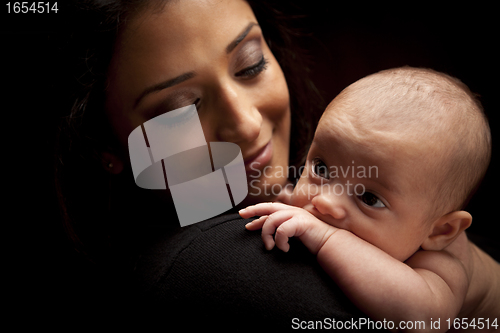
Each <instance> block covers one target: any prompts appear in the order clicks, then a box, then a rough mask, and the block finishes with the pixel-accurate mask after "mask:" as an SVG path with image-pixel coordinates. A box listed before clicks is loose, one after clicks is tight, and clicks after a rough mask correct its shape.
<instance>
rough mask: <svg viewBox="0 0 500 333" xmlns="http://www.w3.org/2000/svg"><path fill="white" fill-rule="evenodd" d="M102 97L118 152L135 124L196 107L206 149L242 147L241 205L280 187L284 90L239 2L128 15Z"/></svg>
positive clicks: (284, 161) (285, 147)
mask: <svg viewBox="0 0 500 333" xmlns="http://www.w3.org/2000/svg"><path fill="white" fill-rule="evenodd" d="M152 87H154V88H152ZM106 93H107V95H106V97H107V99H106V112H107V116H108V118H109V120H110V123H111V126H112V128H113V130H114V132H115V134H116V136H117V137H118V139H119V142H120V144H121V146H122V147H121V148H122V149H125V151H126V147H127V139H128V135H129V134H130V132H131V131H132V130H133V129H134V128H136V127H137V126H139V125H141V124H142V123H143V122H145V121H147V120H149V119H151V118H153V117H155V116H158V115H160V114H163V113H165V112H167V111H171V110H174V109H177V108H180V107H182V106H186V105H190V104H196V107H197V110H198V115H199V118H200V121H201V124H202V127H203V131H204V134H205V139H206V141H207V142H210V141H227V142H233V143H236V144H238V145H239V147H240V148H241V151H242V154H243V158H244V160H245V166H246V168H247V175H248V180H249V183H251V186H250V187H249V195H248V197H247V199H246V200H245V201H244V202H243V203H242V204H245V205H246V204H251V203H254V202H260V201H263V200H272V199H274V197H275V196H274V195H273V192H274V194H277V192H278V190H277V189H278V188H280V187H281V186H282V185H284V184H285V182H286V170H287V167H288V155H289V140H290V105H289V95H288V88H287V85H286V82H285V77H284V75H283V72H282V70H281V68H280V66H279V64H278V63H277V61H276V59H275V58H274V56H273V54H272V53H271V51H270V50H269V48H268V46H267V44H266V42H265V40H264V38H263V32H262V31H261V29H260V27H259V25H258V22H257V20H256V18H255V16H254V14H253V12H252V9H251V8H250V6H249V5H248V4H247V3H246V2H245V1H242V0H222V1H211V0H208V1H202V0H199V1H173V2H168V3H167V4H166V6H165V7H164V9H163V10H162V11H161V12H159V11H154V10H152V9H151V10H148V9H146V10H145V11H143V12H142V13H139V14H138V15H136V16H134V17H133V18H132V19H131V20H130V22H129V23H128V24H127V25H126V27H125V28H124V29H123V31H121V33H120V34H119V36H118V39H117V42H116V45H115V50H114V55H113V57H112V60H111V64H110V67H109V71H108V85H107V90H106ZM125 159H128V156H127V157H126V158H125ZM273 185H274V187H273ZM278 185H279V186H278ZM273 190H274V191H273Z"/></svg>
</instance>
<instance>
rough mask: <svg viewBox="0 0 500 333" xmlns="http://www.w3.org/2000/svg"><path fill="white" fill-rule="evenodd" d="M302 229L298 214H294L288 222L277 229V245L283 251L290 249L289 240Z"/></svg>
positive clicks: (275, 240)
mask: <svg viewBox="0 0 500 333" xmlns="http://www.w3.org/2000/svg"><path fill="white" fill-rule="evenodd" d="M300 231H301V226H300V221H298V219H297V217H296V216H292V217H291V218H290V219H289V220H287V221H286V223H282V224H281V225H280V226H279V227H278V228H277V229H276V233H275V235H274V242H275V243H276V246H277V247H278V248H279V249H280V250H282V251H283V252H288V250H289V249H290V244H289V243H288V240H289V239H290V237H294V236H297V234H299V233H300Z"/></svg>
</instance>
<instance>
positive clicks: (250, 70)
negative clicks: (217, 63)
mask: <svg viewBox="0 0 500 333" xmlns="http://www.w3.org/2000/svg"><path fill="white" fill-rule="evenodd" d="M267 64H268V61H267V59H266V58H264V55H262V57H261V58H260V60H259V61H258V62H257V63H255V64H253V65H252V66H249V67H247V68H244V69H242V70H240V71H238V72H237V73H236V74H235V76H236V77H239V78H244V79H251V78H253V77H255V76H257V75H259V74H260V73H262V72H263V71H265V70H266V69H267Z"/></svg>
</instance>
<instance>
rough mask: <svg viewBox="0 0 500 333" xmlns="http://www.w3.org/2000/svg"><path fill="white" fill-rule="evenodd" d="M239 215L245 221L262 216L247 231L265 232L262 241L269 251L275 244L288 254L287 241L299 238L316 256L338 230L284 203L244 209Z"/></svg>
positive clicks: (264, 204)
mask: <svg viewBox="0 0 500 333" xmlns="http://www.w3.org/2000/svg"><path fill="white" fill-rule="evenodd" d="M239 213H240V215H241V217H243V218H250V217H252V216H259V215H260V216H261V217H260V218H259V219H257V220H254V221H252V222H250V223H248V224H247V225H246V226H245V227H246V228H247V229H248V230H257V229H260V228H262V240H263V241H264V245H265V246H266V249H268V250H271V249H272V248H273V247H274V245H275V244H276V246H277V247H278V248H279V249H281V250H283V251H284V252H288V250H289V249H290V245H289V244H288V238H289V237H298V238H299V239H300V241H301V242H302V243H303V244H304V245H305V246H306V247H307V248H308V249H309V251H311V252H312V253H313V254H317V253H318V251H319V250H320V249H321V247H322V246H323V244H325V242H326V241H327V240H328V238H330V236H331V235H333V234H334V233H335V232H336V231H337V230H338V228H335V227H333V226H331V225H329V224H327V223H325V222H323V221H321V220H319V219H318V218H316V217H315V216H314V215H312V214H311V213H309V212H308V211H306V210H304V209H302V208H298V207H293V206H289V205H285V204H282V203H261V204H258V205H255V206H249V207H247V208H245V209H242V210H240V211H239ZM273 235H274V238H273Z"/></svg>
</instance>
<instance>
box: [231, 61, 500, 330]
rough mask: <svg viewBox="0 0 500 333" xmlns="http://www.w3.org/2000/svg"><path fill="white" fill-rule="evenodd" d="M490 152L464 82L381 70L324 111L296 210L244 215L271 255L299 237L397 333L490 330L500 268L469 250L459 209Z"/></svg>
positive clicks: (498, 310)
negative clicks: (405, 325)
mask: <svg viewBox="0 0 500 333" xmlns="http://www.w3.org/2000/svg"><path fill="white" fill-rule="evenodd" d="M490 152H491V136H490V131H489V126H488V122H487V120H486V118H485V116H484V114H483V111H482V107H481V106H480V104H479V103H478V102H476V100H475V99H474V97H473V95H472V94H471V92H470V91H469V89H468V88H467V87H466V86H465V85H464V84H463V83H461V82H460V81H458V80H457V79H454V78H452V77H449V76H448V75H445V74H442V73H438V72H435V71H432V70H428V69H416V68H410V67H403V68H398V69H392V70H386V71H382V72H379V73H376V74H373V75H370V76H368V77H365V78H363V79H361V80H359V81H357V82H355V83H354V84H352V85H350V86H349V87H347V88H346V89H344V90H343V91H342V92H341V93H340V94H339V95H338V96H337V97H336V98H335V99H334V100H333V101H332V102H331V103H330V105H329V106H328V107H327V108H326V111H325V113H324V114H323V116H322V118H321V120H320V122H319V124H318V128H317V129H316V134H315V136H314V140H313V142H312V145H311V148H310V150H309V153H308V156H307V161H306V165H305V169H304V172H303V173H302V175H301V178H300V180H299V182H298V183H297V185H296V187H295V189H294V191H293V194H292V197H291V204H292V205H293V206H289V205H286V204H283V203H262V204H258V205H255V206H249V207H247V208H245V209H243V210H241V211H240V215H241V216H242V217H243V218H250V217H252V216H261V217H260V218H259V219H256V220H254V221H252V222H250V223H248V224H247V225H246V228H247V229H248V230H257V229H260V228H262V239H263V241H264V244H265V247H266V248H267V249H268V250H270V249H272V248H273V247H274V245H275V244H276V246H277V247H278V248H279V249H281V250H283V251H285V252H286V251H288V249H289V244H288V238H289V237H297V238H299V239H300V241H301V242H302V243H303V244H304V245H305V246H306V247H307V248H308V249H309V251H311V252H312V253H313V254H315V255H316V256H317V260H318V262H319V263H320V265H321V266H322V267H323V268H324V270H325V271H326V272H327V273H328V274H329V275H330V276H331V278H332V279H333V280H334V281H335V282H336V283H337V284H338V285H339V286H340V287H341V288H342V289H343V290H344V292H345V293H346V295H347V296H348V297H349V298H350V299H351V300H352V301H353V303H354V304H356V305H357V306H358V307H359V308H360V309H361V310H362V311H364V312H365V313H366V314H367V315H369V316H370V317H372V318H373V319H376V320H381V321H382V320H390V321H393V322H394V323H395V326H394V327H390V326H389V327H388V328H390V329H391V330H398V329H399V327H398V323H400V322H403V321H409V320H411V321H421V322H423V325H420V329H422V330H425V331H429V330H432V331H433V332H437V331H440V330H441V331H447V330H448V329H466V328H476V329H481V331H482V332H486V331H488V330H491V331H493V330H496V329H497V328H498V325H499V323H498V318H497V317H499V316H500V265H499V264H498V263H497V262H496V261H494V260H493V259H492V258H491V257H489V256H488V255H487V254H486V253H484V252H483V251H482V250H480V249H479V248H478V247H476V246H475V245H474V244H472V243H471V242H470V241H468V239H467V236H466V234H465V232H464V230H465V229H467V228H468V227H469V226H470V224H471V222H472V217H471V215H470V214H469V213H468V212H466V211H463V210H462V209H463V207H464V206H465V205H466V203H467V202H468V199H469V198H470V196H471V194H472V193H473V192H474V190H475V189H476V187H477V186H478V184H479V183H480V181H481V179H482V177H483V176H484V173H485V172H486V169H487V167H488V164H489V160H490V154H491V153H490ZM299 207H302V208H299ZM273 236H274V237H273ZM455 318H460V319H455ZM438 324H439V325H438ZM438 328H439V329H438Z"/></svg>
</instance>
